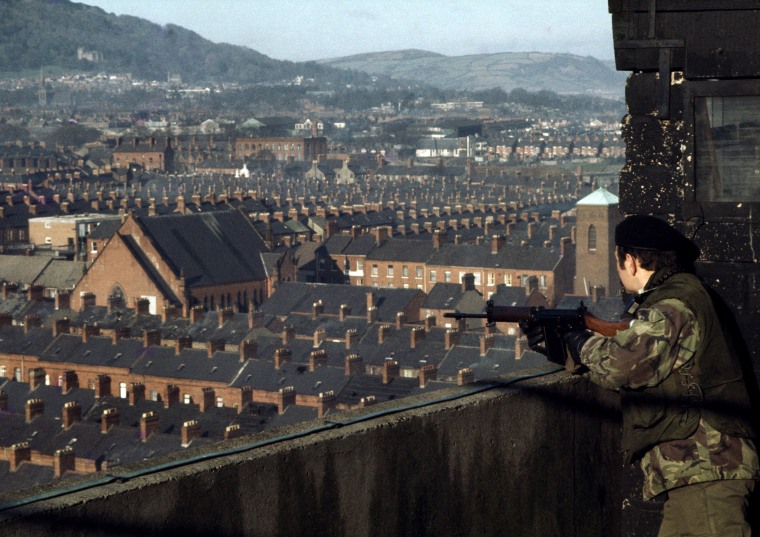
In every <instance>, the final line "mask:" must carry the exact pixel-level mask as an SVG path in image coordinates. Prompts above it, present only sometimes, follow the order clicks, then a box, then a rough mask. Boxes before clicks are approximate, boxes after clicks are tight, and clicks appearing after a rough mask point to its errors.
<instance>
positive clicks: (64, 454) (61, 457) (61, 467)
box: [53, 446, 77, 478]
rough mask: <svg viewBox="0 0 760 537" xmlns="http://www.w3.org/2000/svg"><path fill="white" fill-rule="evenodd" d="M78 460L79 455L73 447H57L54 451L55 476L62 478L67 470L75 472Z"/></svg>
mask: <svg viewBox="0 0 760 537" xmlns="http://www.w3.org/2000/svg"><path fill="white" fill-rule="evenodd" d="M76 462H77V457H76V454H75V453H74V448H73V447H71V446H66V447H65V448H61V449H56V450H55V452H54V453H53V477H55V478H60V477H63V475H64V474H65V473H66V472H73V471H74V470H76Z"/></svg>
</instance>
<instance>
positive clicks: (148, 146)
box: [112, 138, 174, 173]
mask: <svg viewBox="0 0 760 537" xmlns="http://www.w3.org/2000/svg"><path fill="white" fill-rule="evenodd" d="M130 164H137V165H139V166H141V167H142V168H143V169H145V170H158V171H162V172H168V173H172V172H174V148H173V147H172V143H171V138H163V139H157V138H149V139H147V140H140V139H139V138H134V139H132V140H130V141H128V142H122V141H121V139H119V140H117V142H116V147H115V148H114V150H113V162H112V166H113V167H114V168H121V169H124V168H129V166H130Z"/></svg>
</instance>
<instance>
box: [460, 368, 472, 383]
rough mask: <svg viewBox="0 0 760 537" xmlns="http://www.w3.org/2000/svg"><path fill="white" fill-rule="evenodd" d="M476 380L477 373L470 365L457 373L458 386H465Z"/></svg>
mask: <svg viewBox="0 0 760 537" xmlns="http://www.w3.org/2000/svg"><path fill="white" fill-rule="evenodd" d="M473 382H475V373H474V372H473V371H472V369H470V368H469V367H465V368H464V369H460V370H459V373H458V374H457V386H465V385H467V384H472V383H473Z"/></svg>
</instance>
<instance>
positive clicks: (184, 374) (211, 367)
mask: <svg viewBox="0 0 760 537" xmlns="http://www.w3.org/2000/svg"><path fill="white" fill-rule="evenodd" d="M242 368H243V363H241V362H240V355H239V354H238V353H231V352H223V351H217V352H215V353H214V355H213V356H212V357H210V358H209V356H208V351H207V350H202V349H183V350H182V352H180V353H179V354H177V353H176V351H175V349H173V348H170V347H161V346H151V347H148V348H147V349H145V352H143V353H141V354H140V356H139V359H138V360H136V361H135V363H134V364H133V367H132V374H133V375H150V376H154V377H166V378H178V379H185V380H199V381H207V382H222V383H224V384H230V383H231V382H232V381H233V380H234V379H235V378H236V377H237V376H238V375H239V373H240V371H241V370H242Z"/></svg>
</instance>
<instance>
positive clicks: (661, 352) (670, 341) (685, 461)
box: [581, 299, 760, 498]
mask: <svg viewBox="0 0 760 537" xmlns="http://www.w3.org/2000/svg"><path fill="white" fill-rule="evenodd" d="M699 338H700V330H699V326H698V322H697V319H696V317H695V315H694V314H693V312H692V311H691V310H690V309H689V308H688V307H687V306H686V305H685V304H684V303H683V302H681V301H680V300H677V299H668V300H663V301H661V302H657V303H655V304H653V305H651V306H650V307H648V308H644V307H642V308H640V309H639V311H638V312H637V314H636V320H634V321H633V322H632V323H631V327H630V328H629V329H627V330H624V331H622V332H620V333H618V334H617V335H616V336H614V337H609V338H608V337H604V336H596V335H595V336H592V337H591V338H590V339H589V340H588V341H587V342H586V344H585V345H584V346H583V349H582V351H581V361H582V362H583V363H584V364H585V365H586V366H587V367H588V369H589V372H588V376H589V378H590V380H592V381H593V382H595V383H596V384H599V385H601V386H604V387H606V388H610V389H614V390H619V389H621V388H634V389H635V388H643V387H651V386H656V385H657V384H659V383H660V382H662V380H663V379H665V378H666V377H667V376H668V375H670V374H671V372H672V371H673V370H674V369H677V368H679V367H682V366H684V365H688V363H689V361H690V360H692V359H693V358H694V354H695V351H696V349H697V348H698V346H699ZM641 466H642V469H643V470H644V475H645V480H644V497H645V498H652V497H654V496H656V495H658V494H660V493H662V492H664V491H666V490H669V489H672V488H676V487H680V486H683V485H688V484H692V483H698V482H704V481H713V480H716V479H757V478H758V477H760V464H758V456H757V451H756V449H755V446H754V443H753V442H752V441H751V440H749V439H745V438H734V437H730V436H728V435H725V434H722V433H720V432H718V431H717V430H715V429H714V428H712V427H711V426H710V425H709V424H708V423H706V422H705V421H704V420H701V421H700V423H699V426H698V427H697V430H696V431H695V432H694V434H692V435H691V436H689V437H688V438H685V439H683V440H673V441H669V442H663V443H661V444H659V445H657V446H655V447H654V448H653V449H651V450H649V451H648V452H646V453H645V454H644V456H643V457H642V459H641Z"/></svg>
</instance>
